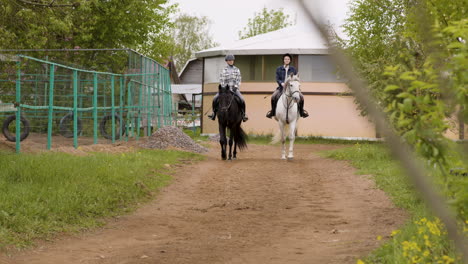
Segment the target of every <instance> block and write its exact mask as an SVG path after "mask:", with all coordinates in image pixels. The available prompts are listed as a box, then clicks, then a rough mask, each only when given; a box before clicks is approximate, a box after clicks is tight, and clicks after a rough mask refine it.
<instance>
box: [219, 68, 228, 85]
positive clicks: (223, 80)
mask: <svg viewBox="0 0 468 264" xmlns="http://www.w3.org/2000/svg"><path fill="white" fill-rule="evenodd" d="M225 71H226V68H223V69H222V70H221V72H220V73H219V84H221V86H222V87H224V86H226V74H225Z"/></svg>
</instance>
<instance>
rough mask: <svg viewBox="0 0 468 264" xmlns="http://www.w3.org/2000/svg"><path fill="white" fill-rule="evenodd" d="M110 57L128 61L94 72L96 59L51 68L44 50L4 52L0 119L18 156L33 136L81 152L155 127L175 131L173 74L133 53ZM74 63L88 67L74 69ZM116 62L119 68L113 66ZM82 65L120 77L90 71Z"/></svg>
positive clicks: (52, 64)
mask: <svg viewBox="0 0 468 264" xmlns="http://www.w3.org/2000/svg"><path fill="white" fill-rule="evenodd" d="M90 51H91V50H90ZM111 51H113V52H115V51H119V52H122V53H123V54H124V56H116V54H115V53H114V54H111V55H110V56H108V57H106V58H105V60H107V61H105V62H104V63H97V64H94V65H95V66H94V67H92V65H93V63H95V62H96V61H99V60H98V59H97V60H94V61H92V60H91V61H87V60H85V59H83V58H84V57H86V56H79V57H78V59H79V60H78V59H77V60H72V61H71V62H70V63H69V65H64V64H62V63H57V62H52V61H51V60H50V58H51V57H52V56H50V53H47V52H44V54H46V56H42V57H43V58H37V57H32V56H28V55H23V54H21V55H12V54H5V53H2V51H0V100H1V102H0V121H1V122H2V123H3V126H2V132H3V133H4V134H5V133H6V134H7V135H9V137H8V138H9V140H10V141H13V140H14V141H15V142H16V150H17V152H19V151H20V148H21V140H23V139H24V140H28V138H27V137H26V138H25V136H26V134H27V133H28V132H29V134H30V135H34V137H35V138H36V140H39V141H41V140H42V141H43V142H44V147H45V148H47V149H51V148H52V147H53V144H54V141H60V142H62V143H63V142H65V145H66V144H67V142H68V144H69V145H73V146H74V147H75V148H78V146H79V145H82V144H97V143H111V142H115V140H128V139H129V138H135V139H137V140H138V139H139V137H141V136H149V135H150V134H151V131H152V129H157V128H159V127H161V126H165V125H171V123H172V93H171V85H170V78H169V72H168V69H166V68H165V67H163V66H162V65H160V64H158V63H157V62H156V61H154V60H152V59H150V58H147V57H145V56H143V55H141V54H138V53H136V52H134V51H132V50H111ZM125 55H126V58H125ZM113 56H115V59H114V60H112V57H113ZM55 57H56V58H59V59H57V60H59V61H60V60H61V61H64V60H66V58H63V57H61V58H60V57H58V56H55ZM76 61H80V62H81V66H82V67H83V68H77V66H76V65H77V63H76ZM112 61H114V62H115V64H117V65H110V66H108V65H107V64H109V63H112ZM83 62H84V63H83ZM83 64H86V65H87V66H88V68H94V69H98V68H99V67H100V68H101V69H102V68H105V69H113V70H116V71H117V72H122V73H111V72H104V71H97V70H89V69H85V67H86V66H83ZM71 65H72V66H71ZM89 65H91V67H89ZM96 65H97V66H96Z"/></svg>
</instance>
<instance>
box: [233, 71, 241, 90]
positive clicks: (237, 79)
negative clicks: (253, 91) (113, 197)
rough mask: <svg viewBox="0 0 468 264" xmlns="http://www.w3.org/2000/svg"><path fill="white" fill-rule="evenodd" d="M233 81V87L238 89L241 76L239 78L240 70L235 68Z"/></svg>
mask: <svg viewBox="0 0 468 264" xmlns="http://www.w3.org/2000/svg"><path fill="white" fill-rule="evenodd" d="M234 77H235V80H234V87H236V88H238V89H239V88H240V84H241V81H242V76H241V73H240V70H239V68H237V70H236V71H235V75H234Z"/></svg>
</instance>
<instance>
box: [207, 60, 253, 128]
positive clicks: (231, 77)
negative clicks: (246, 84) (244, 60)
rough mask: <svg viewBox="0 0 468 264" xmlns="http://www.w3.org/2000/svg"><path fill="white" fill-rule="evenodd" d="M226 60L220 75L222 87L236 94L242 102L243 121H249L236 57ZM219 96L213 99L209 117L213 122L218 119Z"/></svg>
mask: <svg viewBox="0 0 468 264" xmlns="http://www.w3.org/2000/svg"><path fill="white" fill-rule="evenodd" d="M224 60H225V61H226V63H227V66H226V67H225V68H224V69H223V70H222V71H221V74H220V75H219V83H220V84H221V86H222V87H225V86H226V85H228V86H229V89H231V91H233V92H234V94H235V95H237V97H239V99H240V100H241V104H242V105H241V109H242V121H244V122H245V121H247V120H248V119H249V118H248V117H247V114H246V113H245V100H244V97H243V96H242V94H241V93H240V91H239V86H240V83H241V72H240V70H239V68H237V67H236V66H234V60H235V58H234V55H231V54H228V55H226V57H225V58H224ZM218 96H219V94H218V93H216V95H215V97H214V98H213V113H211V114H210V115H209V116H208V117H209V118H210V119H211V120H215V118H216V112H217V111H218V103H219V102H218Z"/></svg>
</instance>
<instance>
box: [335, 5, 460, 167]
mask: <svg viewBox="0 0 468 264" xmlns="http://www.w3.org/2000/svg"><path fill="white" fill-rule="evenodd" d="M466 12H467V7H466V4H465V0H453V1H452V0H450V1H449V0H441V1H430V0H423V1H411V0H380V1H375V0H357V1H354V2H353V4H352V6H351V12H350V14H351V15H350V17H349V18H348V19H347V21H346V24H345V25H344V29H345V32H346V33H347V35H348V36H349V39H348V40H345V41H343V42H342V46H343V47H344V48H345V50H346V52H347V53H348V54H349V55H350V56H351V57H352V58H353V60H354V64H355V69H356V70H357V71H358V72H359V73H360V75H361V76H362V77H363V78H364V79H365V80H366V81H367V83H368V87H369V89H370V92H371V93H372V95H373V96H374V97H375V99H376V101H377V102H379V104H380V106H381V107H382V108H383V109H384V110H385V111H386V112H387V113H388V117H389V120H390V121H391V123H392V124H393V127H394V128H395V130H396V131H397V132H398V133H400V135H401V136H402V137H403V138H404V139H405V140H406V141H407V142H408V143H409V144H410V145H412V146H414V148H415V150H416V151H417V152H419V153H420V154H422V155H423V157H425V158H427V159H428V160H429V161H431V162H433V163H436V164H438V165H440V166H441V167H444V166H446V164H447V163H446V162H447V161H446V160H445V157H446V155H445V153H444V151H445V150H446V148H445V147H444V145H445V144H446V143H447V142H446V141H445V138H444V132H445V131H446V130H447V129H448V128H449V124H448V123H447V119H448V118H450V117H452V116H453V115H454V114H455V112H456V111H457V110H458V109H462V111H463V112H462V113H461V114H460V118H461V119H463V121H464V122H465V123H466V122H467V121H468V113H467V110H466V106H467V105H468V92H467V88H466V82H467V80H466V67H467V66H466V65H467V60H466V58H467V56H468V53H467V48H466V44H464V43H463V41H464V40H466V39H467V38H468V36H467V34H468V30H467V27H466V25H467V20H466V18H465V14H466ZM459 38H460V39H461V40H462V41H460V40H459ZM447 76H449V77H447ZM442 88H443V89H442ZM463 109H464V110H463ZM363 110H364V113H365V109H363Z"/></svg>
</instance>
